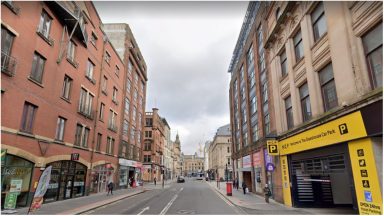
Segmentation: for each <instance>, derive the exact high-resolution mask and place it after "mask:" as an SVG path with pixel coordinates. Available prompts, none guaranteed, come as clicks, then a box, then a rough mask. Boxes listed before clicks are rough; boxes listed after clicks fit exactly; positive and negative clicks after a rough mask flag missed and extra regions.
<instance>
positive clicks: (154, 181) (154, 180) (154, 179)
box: [153, 177, 156, 186]
mask: <svg viewBox="0 0 384 216" xmlns="http://www.w3.org/2000/svg"><path fill="white" fill-rule="evenodd" d="M153 183H155V186H156V177H155V178H153Z"/></svg>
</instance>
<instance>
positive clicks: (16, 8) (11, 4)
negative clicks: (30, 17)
mask: <svg viewBox="0 0 384 216" xmlns="http://www.w3.org/2000/svg"><path fill="white" fill-rule="evenodd" d="M1 3H2V4H4V5H5V6H7V8H9V9H10V10H11V11H12V12H13V13H14V14H16V15H18V14H19V12H20V8H19V7H16V6H15V5H13V3H10V2H8V1H2V2H1Z"/></svg>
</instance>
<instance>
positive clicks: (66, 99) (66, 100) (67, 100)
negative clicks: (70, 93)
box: [60, 96, 71, 104]
mask: <svg viewBox="0 0 384 216" xmlns="http://www.w3.org/2000/svg"><path fill="white" fill-rule="evenodd" d="M60 98H61V99H63V100H65V102H67V103H69V104H71V101H70V100H69V99H68V98H65V97H63V96H61V97H60Z"/></svg>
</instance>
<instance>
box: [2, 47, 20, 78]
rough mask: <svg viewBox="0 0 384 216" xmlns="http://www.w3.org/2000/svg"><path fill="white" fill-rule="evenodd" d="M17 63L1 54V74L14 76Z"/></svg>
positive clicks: (12, 58)
mask: <svg viewBox="0 0 384 216" xmlns="http://www.w3.org/2000/svg"><path fill="white" fill-rule="evenodd" d="M16 64H17V61H16V59H15V58H14V57H12V56H10V55H8V54H6V53H4V52H1V72H3V73H5V74H7V75H8V76H14V75H15V72H16Z"/></svg>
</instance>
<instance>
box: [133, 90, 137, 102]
mask: <svg viewBox="0 0 384 216" xmlns="http://www.w3.org/2000/svg"><path fill="white" fill-rule="evenodd" d="M133 101H137V89H135V91H134V92H133Z"/></svg>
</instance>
